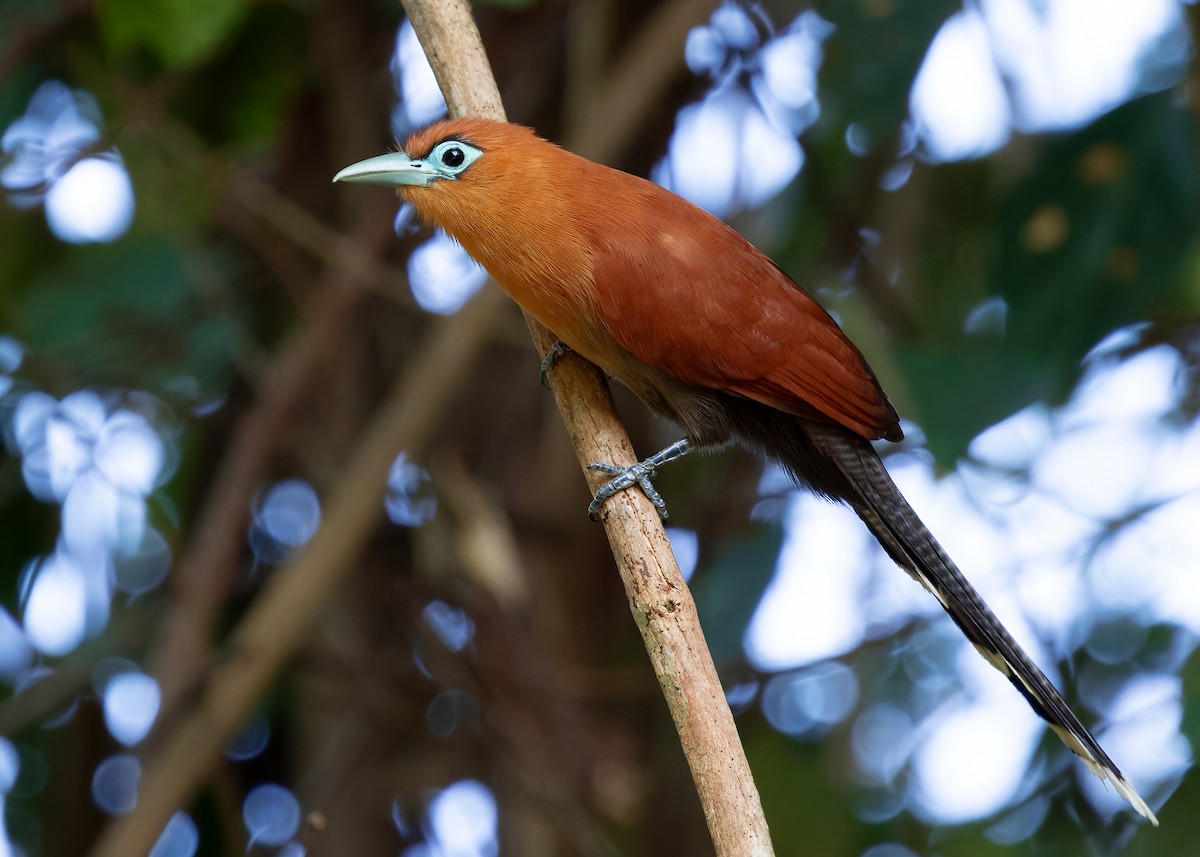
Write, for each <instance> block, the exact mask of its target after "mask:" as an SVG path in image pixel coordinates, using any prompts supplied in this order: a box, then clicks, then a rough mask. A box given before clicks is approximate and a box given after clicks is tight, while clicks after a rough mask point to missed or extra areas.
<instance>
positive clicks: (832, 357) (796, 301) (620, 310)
mask: <svg viewBox="0 0 1200 857" xmlns="http://www.w3.org/2000/svg"><path fill="white" fill-rule="evenodd" d="M335 180H344V181H361V182H368V183H375V184H387V185H394V186H395V187H396V188H397V192H398V194H399V195H400V197H401V198H402V199H404V200H405V201H407V202H409V203H411V204H412V205H413V207H414V208H415V209H416V211H417V213H418V214H419V215H420V216H421V217H422V218H423V219H424V220H426V221H428V222H429V223H431V224H433V225H435V226H438V227H441V228H442V229H444V230H445V231H446V232H447V233H449V234H450V235H451V236H452V237H453V238H455V239H456V240H457V241H459V242H460V243H461V244H462V246H463V247H464V248H465V249H466V251H467V252H468V253H469V254H470V255H471V256H472V257H474V258H475V259H476V260H477V261H478V262H479V263H480V264H481V265H483V267H484V268H486V269H487V271H488V272H489V273H490V274H491V275H492V276H493V277H494V278H495V280H496V282H497V283H499V285H500V287H501V288H503V289H504V290H505V291H506V292H507V293H508V294H509V295H511V296H512V298H513V299H514V300H516V301H517V303H519V304H520V305H521V306H522V307H524V308H525V309H526V310H527V311H529V312H530V313H531V314H532V315H533V316H534V317H536V318H537V319H538V320H539V321H540V322H541V323H542V324H543V325H545V326H546V327H547V328H549V329H550V330H551V331H553V332H554V333H555V334H556V335H557V336H558V337H559V338H560V339H561V340H563V342H565V343H566V344H567V345H569V346H570V347H571V348H572V349H573V350H575V351H576V352H578V353H579V354H581V355H582V356H584V357H586V358H587V359H588V360H590V361H591V362H593V363H595V364H596V365H597V366H599V367H600V368H601V369H603V370H604V371H605V372H606V373H607V374H608V375H610V376H611V377H613V378H616V379H617V380H619V381H620V382H622V383H623V384H625V385H626V386H627V387H629V388H630V389H631V390H632V391H633V392H634V393H635V394H637V396H638V397H639V398H640V399H641V400H642V401H643V402H645V403H646V405H647V406H649V407H650V408H651V409H652V410H653V411H655V412H657V413H659V414H661V415H663V416H665V417H667V418H668V419H670V420H672V421H674V422H675V423H677V424H678V425H679V426H680V427H681V428H682V429H683V431H684V433H685V435H686V437H687V440H688V441H690V443H691V445H692V446H695V447H705V446H709V447H712V446H720V445H723V444H728V443H731V442H733V443H738V444H741V445H743V446H745V447H748V448H750V449H752V450H755V451H757V452H760V453H762V454H763V455H765V456H767V457H768V458H771V459H773V460H775V461H778V462H779V463H780V464H782V465H783V466H784V467H785V468H786V469H787V470H788V472H789V473H790V474H791V475H792V476H793V478H794V479H795V481H796V482H797V483H798V484H799V485H801V486H803V487H806V488H809V489H811V490H813V491H816V492H817V493H819V494H822V495H824V496H826V497H829V498H831V499H834V500H838V501H841V502H844V503H846V504H848V505H849V506H850V507H851V508H853V509H854V511H855V512H857V513H858V515H859V517H861V518H862V520H863V521H864V523H866V525H867V527H868V528H869V529H870V530H871V532H872V533H873V534H874V535H875V537H876V538H877V539H878V540H879V542H880V544H881V545H882V546H883V548H884V550H885V551H886V552H887V553H888V555H889V556H891V558H892V559H893V560H894V561H895V562H896V563H897V564H898V565H899V566H900V567H901V568H903V569H904V570H905V571H906V572H908V573H909V574H910V575H911V576H912V577H913V578H914V579H916V580H917V581H918V582H920V583H921V584H922V585H923V586H924V587H925V588H926V589H928V590H929V591H930V592H931V593H932V594H933V595H934V596H935V597H936V598H937V599H938V601H939V602H940V603H941V604H942V606H943V607H944V608H945V609H946V612H947V613H949V614H950V616H951V618H952V619H953V620H954V621H955V623H957V625H958V626H959V628H961V629H962V631H963V633H964V634H965V635H966V636H967V638H968V639H969V640H970V641H971V643H972V644H974V646H975V648H976V649H978V650H979V652H980V653H981V654H982V655H983V656H984V658H986V659H987V660H988V662H989V663H991V664H992V665H993V666H995V667H996V668H997V669H998V670H1000V671H1001V672H1002V673H1003V674H1004V675H1006V676H1007V677H1008V678H1009V680H1010V681H1011V682H1012V684H1013V685H1014V686H1015V687H1016V689H1017V690H1018V691H1020V693H1021V694H1022V695H1023V696H1024V697H1025V699H1026V700H1028V702H1029V704H1030V705H1031V706H1032V707H1033V709H1034V711H1036V712H1037V713H1038V714H1039V715H1040V716H1041V717H1042V718H1043V719H1045V720H1046V722H1047V723H1048V724H1049V725H1050V727H1051V728H1052V729H1053V730H1054V731H1055V732H1056V733H1057V734H1058V735H1059V737H1061V738H1062V740H1063V741H1064V742H1065V743H1066V745H1067V746H1068V747H1069V748H1070V749H1071V750H1072V751H1074V752H1075V753H1076V754H1077V755H1078V756H1079V757H1080V758H1081V759H1082V760H1083V762H1084V763H1085V764H1086V765H1087V767H1088V768H1089V769H1090V770H1091V771H1092V772H1093V773H1095V774H1096V775H1097V776H1099V777H1100V778H1102V779H1107V780H1109V781H1110V782H1111V783H1112V784H1113V786H1114V787H1115V788H1116V790H1117V791H1118V792H1119V793H1120V794H1121V795H1122V796H1124V797H1125V798H1126V799H1127V800H1128V801H1129V802H1130V803H1131V804H1132V805H1133V807H1134V808H1135V809H1136V810H1137V811H1138V812H1140V813H1141V814H1142V815H1144V816H1146V817H1147V818H1148V819H1150V820H1151V821H1152V822H1154V823H1155V824H1157V820H1156V819H1155V817H1154V814H1153V813H1152V812H1151V811H1150V808H1149V807H1148V806H1147V805H1146V803H1145V802H1144V801H1143V800H1142V799H1141V798H1140V797H1139V796H1138V794H1137V792H1136V791H1135V790H1134V788H1133V786H1132V785H1131V784H1130V783H1129V781H1128V780H1127V779H1126V778H1125V777H1124V775H1122V774H1121V772H1120V770H1119V769H1118V768H1117V766H1116V765H1115V764H1114V763H1113V762H1112V760H1111V759H1110V758H1109V757H1108V755H1107V754H1106V753H1105V752H1104V750H1103V749H1102V748H1101V747H1100V745H1099V744H1098V743H1097V742H1096V739H1095V738H1093V737H1092V735H1091V733H1089V732H1088V730H1087V729H1086V728H1084V726H1083V724H1082V723H1080V721H1079V719H1078V718H1077V717H1076V716H1075V714H1074V713H1073V712H1072V711H1071V710H1070V708H1069V707H1068V706H1067V704H1066V702H1064V700H1063V698H1062V697H1061V696H1060V695H1059V693H1058V691H1057V690H1055V688H1054V686H1053V685H1052V684H1051V683H1050V681H1049V680H1048V679H1047V678H1046V676H1045V675H1044V674H1043V673H1042V671H1041V670H1040V669H1038V667H1037V666H1036V665H1035V664H1034V663H1033V662H1032V660H1030V658H1029V657H1028V656H1027V655H1026V654H1025V652H1024V651H1022V649H1021V648H1020V646H1018V645H1017V643H1016V641H1015V640H1013V638H1012V636H1011V635H1010V634H1009V633H1008V631H1007V630H1005V628H1004V626H1003V625H1002V624H1001V623H1000V621H999V620H998V619H997V618H996V616H995V614H993V613H992V611H991V610H990V609H989V608H988V606H987V605H986V604H985V603H984V602H983V600H982V599H981V598H980V596H979V594H978V593H977V592H976V591H975V590H974V588H973V587H972V586H971V585H970V583H968V582H967V580H966V578H965V577H964V576H963V575H962V573H961V572H960V571H959V570H958V568H957V567H956V566H955V565H954V563H953V562H952V561H951V560H950V558H949V557H948V556H947V555H946V553H945V551H944V550H942V548H941V546H940V545H939V544H938V543H937V541H936V539H934V537H933V535H932V534H931V533H930V532H929V530H928V529H927V528H926V527H925V525H924V524H923V523H922V522H921V520H920V518H919V517H918V516H917V514H916V513H915V512H914V511H913V510H912V508H911V507H909V505H908V503H907V502H906V501H905V500H904V498H903V497H902V496H901V494H900V492H899V490H898V489H897V488H896V486H895V484H894V483H893V482H892V480H891V478H890V477H889V476H888V473H887V470H886V469H885V468H884V466H883V464H882V462H881V461H880V460H879V457H878V456H877V455H876V453H875V450H874V448H873V447H872V446H871V443H870V441H872V440H878V439H886V440H891V441H898V440H900V439H901V438H902V433H901V430H900V423H899V419H898V418H897V415H896V411H895V409H894V408H893V407H892V404H891V402H890V401H888V398H887V396H886V395H885V394H884V392H883V390H882V388H881V387H880V385H879V382H878V381H877V380H876V378H875V374H874V373H873V372H872V371H871V368H870V367H869V366H868V365H867V362H866V360H865V359H864V358H863V356H862V353H861V352H859V350H858V349H857V348H856V347H855V346H854V344H853V343H851V342H850V340H849V339H848V338H847V337H846V335H845V334H844V333H842V331H841V329H840V328H839V327H838V326H837V324H836V323H835V322H834V321H833V319H832V318H830V316H829V315H828V313H826V312H825V311H824V310H823V309H822V308H821V306H820V305H819V304H818V303H817V302H816V301H815V300H814V299H813V298H812V297H811V296H809V295H808V294H807V293H806V292H805V291H804V290H803V289H801V288H800V287H799V286H798V285H796V283H795V282H793V281H792V279H791V278H790V277H788V276H787V274H785V273H784V272H783V271H781V270H780V269H779V268H778V267H777V266H776V265H775V264H774V263H773V262H772V261H771V260H770V259H768V258H767V257H766V256H764V255H763V254H762V253H760V252H759V251H758V250H756V249H755V248H754V247H753V246H752V245H751V244H750V243H749V242H748V241H746V240H745V239H744V238H743V237H742V236H740V235H739V234H738V233H737V232H735V231H734V230H733V229H731V228H730V227H729V226H727V225H726V224H724V223H723V222H721V221H720V220H718V219H717V218H715V217H713V216H711V215H709V214H708V213H707V212H705V211H703V210H701V209H699V208H697V207H696V206H694V205H692V204H691V203H689V202H687V201H686V200H684V199H682V198H680V197H678V196H676V195H675V194H673V193H671V192H669V191H667V190H664V189H663V188H661V187H659V186H658V185H656V184H653V183H652V182H649V181H646V180H644V179H641V178H637V177H635V176H632V175H629V174H627V173H623V172H620V171H618V170H614V169H610V168H608V167H604V166H601V165H599V164H595V163H593V162H591V161H588V160H586V159H584V158H580V157H578V156H576V155H574V154H572V153H570V152H567V151H566V150H564V149H562V148H560V147H558V146H555V145H553V144H551V143H549V142H547V141H545V140H543V139H541V138H539V137H538V136H536V135H535V134H534V133H533V132H532V131H531V130H529V129H527V128H523V127H520V126H516V125H510V124H506V123H501V122H492V121H488V120H483V119H457V120H450V121H445V122H439V123H436V124H434V125H432V126H430V127H428V128H425V129H423V130H421V131H418V132H416V133H414V134H413V135H412V136H410V137H409V138H408V140H407V141H406V142H405V144H404V148H403V150H402V151H400V152H395V153H392V154H389V155H383V156H380V157H378V158H372V159H370V160H367V161H364V162H361V163H359V164H355V165H353V166H351V167H347V168H346V169H345V170H343V171H342V172H341V173H339V174H338V176H337V178H336V179H335Z"/></svg>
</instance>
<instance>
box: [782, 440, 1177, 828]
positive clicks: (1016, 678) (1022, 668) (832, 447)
mask: <svg viewBox="0 0 1200 857" xmlns="http://www.w3.org/2000/svg"><path fill="white" fill-rule="evenodd" d="M805 434H806V435H807V436H808V439H809V440H810V441H811V444H812V447H813V448H814V449H815V451H816V452H818V453H819V454H820V456H821V457H823V458H825V459H826V460H828V461H829V462H832V463H833V464H834V465H836V467H837V470H838V471H840V473H841V474H842V475H843V476H844V477H845V480H846V482H848V483H849V485H850V486H851V490H850V491H849V492H847V494H846V495H845V496H844V499H845V500H846V501H847V502H848V503H849V504H850V505H851V506H852V507H853V508H854V511H855V512H857V513H858V515H859V517H861V518H862V519H863V521H864V522H865V523H866V525H867V527H869V528H870V530H871V532H872V533H873V534H874V535H875V537H876V538H877V539H878V540H879V543H880V544H881V545H883V549H884V550H886V551H887V553H888V555H889V556H891V558H892V559H893V560H895V562H896V564H897V565H899V566H900V567H901V568H903V569H904V570H905V571H906V572H908V573H909V574H910V575H912V577H913V578H914V579H916V580H917V581H918V582H919V583H920V584H921V585H922V586H924V587H925V588H926V589H928V590H929V591H930V592H931V593H933V595H934V597H935V598H937V600H938V601H940V602H941V604H942V606H943V607H944V608H945V609H946V612H947V613H949V614H950V618H952V619H953V620H954V622H955V623H956V624H957V625H958V627H959V628H961V629H962V631H963V633H964V634H966V636H967V639H968V640H970V641H971V643H972V644H973V645H974V646H975V648H976V649H977V650H978V651H979V653H980V654H981V655H983V657H984V658H985V659H986V660H987V661H988V662H989V663H990V664H991V665H992V666H994V667H995V668H996V669H998V670H1000V672H1002V673H1004V675H1005V676H1007V677H1008V680H1009V681H1011V682H1012V683H1013V686H1014V687H1016V689H1017V690H1018V691H1020V692H1021V695H1022V696H1024V697H1025V699H1026V700H1028V701H1029V704H1030V705H1031V706H1032V707H1033V710H1034V711H1035V712H1037V714H1038V715H1039V716H1040V717H1041V718H1042V719H1043V720H1045V721H1046V723H1048V724H1049V726H1050V728H1051V729H1053V730H1054V731H1055V732H1056V733H1057V734H1058V736H1059V737H1060V738H1061V739H1062V740H1063V743H1065V744H1066V745H1067V746H1068V747H1069V748H1070V749H1071V750H1072V751H1073V752H1074V753H1075V755H1077V756H1079V758H1080V759H1082V760H1083V763H1084V764H1085V765H1086V766H1087V767H1088V769H1089V770H1090V771H1091V772H1092V773H1093V774H1095V775H1096V776H1098V777H1099V778H1100V779H1102V780H1109V781H1110V782H1111V783H1112V784H1113V787H1114V788H1115V789H1116V790H1117V793H1118V794H1120V795H1121V796H1122V797H1123V798H1125V799H1126V800H1127V801H1129V803H1130V804H1131V805H1132V806H1133V808H1134V809H1136V810H1137V811H1138V812H1140V813H1141V814H1142V815H1144V816H1145V817H1146V818H1148V819H1149V820H1150V821H1151V822H1152V823H1153V824H1155V825H1157V824H1158V819H1157V818H1155V817H1154V813H1153V812H1151V811H1150V807H1148V806H1147V805H1146V802H1145V801H1143V800H1142V798H1141V797H1140V796H1139V795H1138V793H1137V791H1136V790H1135V789H1134V787H1133V786H1132V785H1131V784H1130V782H1129V781H1128V780H1127V779H1125V776H1124V775H1123V774H1122V773H1121V771H1120V769H1118V768H1117V766H1116V765H1115V764H1113V761H1112V759H1110V758H1109V757H1108V754H1107V753H1105V752H1104V750H1103V749H1102V748H1101V747H1100V744H1099V743H1097V741H1096V739H1095V738H1093V737H1092V734H1091V733H1090V732H1088V730H1087V729H1086V728H1084V726H1083V724H1082V723H1080V722H1079V718H1078V717H1076V716H1075V714H1074V712H1072V711H1071V709H1070V708H1068V707H1067V704H1066V702H1065V701H1064V700H1063V698H1062V696H1061V695H1059V693H1058V691H1057V690H1056V689H1055V688H1054V685H1052V684H1051V683H1050V680H1049V679H1047V678H1046V676H1045V675H1044V674H1043V673H1042V671H1041V670H1040V669H1038V667H1037V666H1036V665H1035V664H1034V663H1033V661H1031V660H1030V659H1029V656H1028V655H1026V654H1025V652H1024V651H1022V649H1021V647H1020V646H1018V645H1017V642H1016V641H1015V640H1014V639H1013V638H1012V636H1011V635H1010V634H1009V633H1008V631H1007V630H1005V628H1004V626H1003V625H1001V624H1000V620H999V619H997V618H996V615H995V614H994V613H992V611H991V609H990V608H989V607H988V606H987V605H986V604H985V603H984V602H983V599H982V598H980V597H979V593H978V592H976V591H975V589H974V587H972V586H971V584H970V583H968V582H967V579H966V578H965V577H963V575H962V572H960V571H959V570H958V568H957V567H956V566H955V565H954V562H953V561H952V560H951V559H950V557H948V556H947V555H946V552H945V551H944V550H942V547H941V545H939V544H938V543H937V540H936V539H934V537H933V535H932V534H931V533H930V532H929V530H928V529H926V528H925V525H924V524H923V523H922V522H921V519H920V518H918V517H917V514H916V512H914V511H913V510H912V508H911V507H910V506H909V505H908V503H907V501H905V499H904V497H903V496H902V495H901V494H900V490H899V489H898V488H896V485H895V483H893V482H892V479H891V477H890V476H889V475H888V472H887V470H886V469H885V468H884V466H883V462H881V461H880V460H879V456H878V455H876V454H875V450H874V449H873V448H872V447H871V445H870V444H869V443H868V442H866V441H865V440H862V439H861V438H859V437H857V436H856V435H852V434H850V433H849V432H848V431H846V430H845V429H842V428H840V427H833V426H831V427H825V426H819V425H814V424H806V425H805ZM773 440H774V441H775V443H773V444H772V446H773V449H772V450H771V451H772V452H774V453H775V454H777V455H778V454H780V453H783V452H790V453H791V454H789V455H784V456H783V458H784V461H783V463H784V464H785V465H787V466H788V467H789V468H792V469H796V468H800V467H804V466H807V465H809V464H810V463H811V460H812V458H813V455H812V453H813V451H814V449H805V448H803V447H804V446H805V445H804V442H803V440H798V441H797V442H795V447H796V448H795V449H794V450H793V449H790V447H792V444H788V446H789V449H788V450H780V449H779V448H778V446H779V444H778V435H775V437H774V438H773ZM803 472H804V471H801V475H802V474H803Z"/></svg>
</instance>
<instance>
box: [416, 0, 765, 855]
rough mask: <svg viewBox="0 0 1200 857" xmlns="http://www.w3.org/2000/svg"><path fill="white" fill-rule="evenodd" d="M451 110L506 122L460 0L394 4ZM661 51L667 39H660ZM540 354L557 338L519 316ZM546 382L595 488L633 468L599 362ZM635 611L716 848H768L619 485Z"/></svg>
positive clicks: (642, 519)
mask: <svg viewBox="0 0 1200 857" xmlns="http://www.w3.org/2000/svg"><path fill="white" fill-rule="evenodd" d="M401 2H402V3H403V4H404V8H405V11H407V12H408V15H409V19H410V20H411V21H412V23H413V28H414V29H415V30H416V33H417V37H418V38H419V39H420V40H421V44H422V46H423V47H424V48H425V54H426V56H428V57H429V61H430V64H431V65H432V66H433V71H434V75H435V76H436V77H437V80H438V83H439V84H440V85H441V87H442V92H443V94H445V96H446V102H447V104H449V105H451V111H452V112H453V113H454V114H455V115H462V114H471V115H478V116H484V117H487V118H491V119H500V120H503V119H504V118H505V116H504V110H503V107H502V106H501V104H500V95H499V91H498V90H497V89H496V84H495V80H494V78H493V76H492V72H491V67H490V66H489V65H488V61H487V56H486V54H485V53H484V51H483V46H482V43H481V42H480V40H479V33H478V30H477V29H476V28H475V22H474V20H473V19H472V17H471V13H470V10H469V8H468V7H467V6H466V4H465V3H464V2H462V0H401ZM660 49H662V46H661V45H660ZM526 321H527V322H528V324H529V330H530V333H531V334H532V336H533V340H534V343H535V344H536V345H537V348H538V353H540V354H545V353H546V351H547V350H548V349H549V348H550V346H551V344H552V343H553V342H554V341H555V339H556V338H557V337H556V336H555V335H554V334H553V333H552V332H550V331H549V330H547V329H546V328H545V327H543V326H542V325H541V324H539V323H538V322H537V321H536V320H534V319H533V318H532V317H531V316H529V315H526ZM552 386H553V389H554V394H555V398H556V400H557V403H558V407H559V410H560V411H561V413H562V417H563V422H564V423H565V424H566V427H567V432H568V434H569V435H570V436H571V441H572V443H573V444H574V446H575V451H576V453H577V455H578V457H579V462H580V465H581V467H582V468H583V472H584V475H585V477H586V478H587V479H588V482H589V485H590V486H591V488H592V490H595V489H597V488H599V487H600V485H601V484H602V482H603V481H604V479H605V477H604V476H602V475H600V474H597V473H595V472H593V471H589V470H588V469H587V466H586V465H587V464H588V463H589V462H592V461H607V462H613V463H616V464H633V463H635V461H636V458H635V457H634V453H633V446H632V444H631V443H630V442H629V437H628V435H627V434H626V433H625V429H624V427H623V426H622V425H621V423H620V421H619V420H618V418H617V415H616V411H615V409H614V407H613V402H612V398H611V395H610V394H609V391H608V387H607V386H606V385H605V384H604V379H603V377H602V376H601V374H600V372H599V370H598V369H596V368H595V367H594V366H591V365H589V364H587V363H586V362H584V361H583V360H579V359H569V360H562V361H560V362H559V363H558V364H557V366H556V367H555V371H554V372H553V373H552ZM601 520H602V521H603V523H604V528H605V532H606V533H607V535H608V539H609V544H610V545H611V547H612V551H613V556H614V557H615V558H616V561H617V567H618V570H619V571H620V574H621V580H622V582H623V583H624V585H625V592H626V594H627V595H628V596H629V601H630V609H631V610H632V612H633V616H634V619H635V621H636V622H637V625H638V630H639V631H641V633H642V639H643V641H644V642H645V644H646V651H647V653H648V654H649V656H650V661H651V664H652V665H653V667H654V672H655V675H657V676H658V680H659V684H660V686H661V687H662V691H663V695H664V697H666V700H667V706H668V707H669V708H670V710H671V716H672V717H673V718H674V720H675V726H676V729H677V730H678V732H679V738H680V742H681V743H682V745H683V750H684V754H685V755H686V756H687V760H688V765H689V766H690V767H691V770H692V777H693V779H694V780H695V783H696V790H697V792H698V793H699V796H700V803H701V806H702V807H703V809H704V815H705V818H706V820H707V821H708V827H709V831H710V833H711V835H712V838H713V843H714V845H715V846H716V851H717V854H718V855H722V857H724V855H767V854H772V853H773V852H772V849H771V838H770V833H769V831H768V829H767V823H766V818H765V817H764V815H763V812H762V806H761V804H760V802H759V798H758V790H757V789H756V788H755V785H754V779H753V777H752V776H751V773H750V766H749V764H748V763H747V762H746V756H745V753H744V752H743V750H742V745H741V741H740V739H739V737H738V733H737V727H736V726H735V725H734V722H733V715H732V714H731V713H730V710H729V704H728V703H727V702H726V699H725V693H724V691H723V689H722V687H721V681H720V678H719V677H718V675H717V671H716V667H715V666H714V665H713V662H712V656H711V654H710V653H709V649H708V644H707V643H706V642H705V639H704V632H703V630H702V629H701V628H700V622H699V618H698V617H697V615H696V606H695V603H694V602H693V601H692V596H691V593H690V592H689V591H688V588H687V584H686V583H684V580H683V576H682V575H681V574H680V572H679V566H678V565H677V564H676V562H675V556H674V554H673V553H672V552H671V545H670V542H669V541H668V540H667V536H666V533H665V532H664V531H663V527H662V522H661V520H660V519H659V517H658V513H657V511H656V510H655V508H654V506H653V505H652V504H651V503H650V501H649V500H647V499H646V497H645V496H644V495H643V494H642V493H641V492H640V491H625V492H622V493H621V494H620V495H618V497H616V498H614V499H613V500H610V501H609V502H608V503H607V504H606V505H605V507H604V510H603V511H602V512H601Z"/></svg>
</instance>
